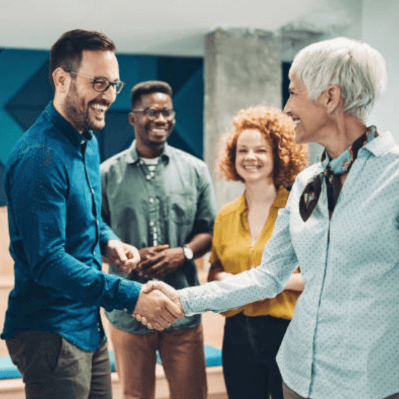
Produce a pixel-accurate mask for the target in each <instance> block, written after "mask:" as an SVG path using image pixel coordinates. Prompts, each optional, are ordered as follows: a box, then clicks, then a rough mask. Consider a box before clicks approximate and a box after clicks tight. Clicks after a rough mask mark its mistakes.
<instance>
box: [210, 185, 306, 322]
mask: <svg viewBox="0 0 399 399" xmlns="http://www.w3.org/2000/svg"><path fill="white" fill-rule="evenodd" d="M287 199H288V191H287V190H285V189H284V188H280V189H279V190H278V192H277V196H276V199H275V200H274V202H273V204H272V206H271V208H270V214H269V217H268V219H267V221H266V224H265V226H264V227H263V230H262V232H261V234H260V235H259V237H258V239H257V241H256V243H255V244H254V245H252V241H251V235H250V232H249V226H248V207H247V203H246V200H245V196H244V194H243V195H242V196H241V197H239V198H237V199H236V200H234V201H232V202H229V203H228V204H226V205H225V206H224V207H223V208H222V209H221V210H220V212H219V214H218V215H217V217H216V220H215V226H214V231H213V242H212V253H211V257H210V262H211V269H210V270H209V275H208V280H209V281H211V280H213V279H214V275H215V273H218V272H220V271H226V272H229V273H232V274H237V273H241V272H243V271H245V270H249V269H250V268H251V267H256V266H258V265H259V264H260V262H261V258H262V253H263V249H264V247H265V245H266V243H267V241H268V240H269V238H270V237H271V235H272V232H273V227H274V223H275V221H276V218H277V213H278V210H279V209H280V208H284V207H285V204H286V202H287ZM299 295H300V292H297V291H283V292H282V293H280V294H279V295H277V296H276V297H275V298H271V299H264V300H261V301H258V302H254V303H251V304H249V305H245V306H243V307H241V308H238V309H233V310H230V311H227V312H224V313H222V314H223V315H224V316H226V317H231V316H234V315H236V314H238V313H240V312H243V313H244V314H245V315H246V316H265V315H268V316H273V317H277V318H281V319H287V320H291V318H292V316H293V314H294V308H295V304H296V300H297V299H298V297H299Z"/></svg>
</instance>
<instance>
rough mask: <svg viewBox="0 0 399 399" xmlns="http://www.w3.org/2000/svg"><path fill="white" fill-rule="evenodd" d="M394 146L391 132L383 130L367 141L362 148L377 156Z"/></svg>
mask: <svg viewBox="0 0 399 399" xmlns="http://www.w3.org/2000/svg"><path fill="white" fill-rule="evenodd" d="M395 146H396V142H395V140H394V138H393V137H392V134H391V132H385V133H382V134H380V135H379V136H378V137H376V138H375V139H374V140H372V141H370V142H369V143H367V145H365V146H364V147H363V148H364V149H366V150H368V151H369V152H370V153H371V154H373V155H374V156H376V157H379V156H381V155H384V154H385V153H387V152H388V151H390V150H391V149H392V148H393V147H395Z"/></svg>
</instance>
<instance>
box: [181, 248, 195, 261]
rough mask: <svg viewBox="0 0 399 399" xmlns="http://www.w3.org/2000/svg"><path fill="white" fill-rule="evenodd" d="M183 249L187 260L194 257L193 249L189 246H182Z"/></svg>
mask: <svg viewBox="0 0 399 399" xmlns="http://www.w3.org/2000/svg"><path fill="white" fill-rule="evenodd" d="M183 251H184V257H185V258H186V259H187V260H191V259H193V258H194V254H193V251H192V250H191V248H189V247H183Z"/></svg>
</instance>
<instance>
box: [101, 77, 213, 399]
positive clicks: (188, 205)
mask: <svg viewBox="0 0 399 399" xmlns="http://www.w3.org/2000/svg"><path fill="white" fill-rule="evenodd" d="M131 103H132V109H131V112H130V113H129V122H130V123H131V125H133V126H134V130H135V141H133V143H132V145H131V147H130V148H128V149H127V150H125V151H123V152H121V153H119V154H117V155H115V156H114V157H112V158H110V159H108V160H107V161H105V162H104V163H103V164H102V165H101V174H102V191H103V208H102V213H103V218H104V220H105V221H106V222H108V224H109V225H110V226H111V227H112V228H113V230H114V231H115V232H116V234H118V236H119V237H120V238H121V239H122V240H124V241H125V242H127V243H130V244H132V245H135V246H136V247H137V248H138V249H139V251H140V255H141V262H140V263H139V265H138V267H137V269H136V270H135V271H133V272H132V273H131V274H130V275H129V276H127V275H124V276H126V277H128V278H129V279H133V280H135V281H139V282H142V283H144V282H146V281H148V280H149V279H152V278H156V279H160V280H163V281H165V282H166V283H168V284H170V285H172V286H173V287H175V288H185V287H190V286H196V285H198V284H199V283H198V275H197V270H196V266H195V263H194V258H197V257H200V256H202V255H203V254H204V253H206V252H208V251H209V250H210V248H211V243H212V235H211V234H212V229H213V222H214V218H215V214H216V202H215V197H214V192H213V188H212V184H211V179H210V175H209V171H208V168H207V166H206V164H205V163H204V162H203V161H201V160H199V159H197V158H195V157H193V156H192V155H190V154H188V153H186V152H184V151H181V150H179V149H176V148H173V147H171V146H169V145H168V144H167V143H166V140H167V138H168V137H169V136H170V134H171V133H172V131H173V128H174V126H175V113H176V112H175V110H174V109H173V104H172V89H171V87H170V86H169V85H168V84H167V83H165V82H160V81H148V82H143V83H140V84H138V85H136V86H135V87H133V89H132V93H131ZM110 273H113V274H117V275H120V276H121V275H123V274H121V273H120V271H119V270H118V269H117V268H116V267H114V266H113V265H110ZM107 317H108V319H109V320H110V322H111V338H112V340H113V345H114V349H115V357H116V363H117V369H118V372H119V375H120V378H121V381H122V384H123V390H124V392H125V395H126V396H125V397H126V398H130V397H153V394H154V388H155V360H156V357H155V350H156V349H159V352H160V355H161V358H162V362H163V365H164V368H165V373H166V376H167V379H168V381H169V388H170V391H171V397H172V398H174V399H176V398H182V399H183V398H184V399H186V398H191V399H196V398H198V399H200V398H201V399H202V398H206V395H207V387H206V375H205V361H204V352H203V337H202V326H201V319H200V316H198V315H196V316H193V317H186V318H184V319H181V320H178V321H177V322H176V323H175V324H174V325H173V326H171V327H170V328H169V329H167V330H165V331H163V332H155V331H153V330H148V329H147V328H146V327H144V326H143V325H142V324H140V323H139V322H138V321H136V320H135V319H133V318H131V317H126V315H125V313H124V312H120V311H112V312H110V313H107ZM132 370H134V373H132Z"/></svg>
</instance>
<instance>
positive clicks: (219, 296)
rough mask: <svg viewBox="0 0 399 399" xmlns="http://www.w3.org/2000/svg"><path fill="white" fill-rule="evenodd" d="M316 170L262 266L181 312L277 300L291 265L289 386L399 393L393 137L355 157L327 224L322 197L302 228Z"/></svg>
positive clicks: (398, 167)
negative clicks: (298, 291) (299, 283)
mask: <svg viewBox="0 0 399 399" xmlns="http://www.w3.org/2000/svg"><path fill="white" fill-rule="evenodd" d="M320 171H321V167H320V165H319V164H317V165H313V166H312V167H310V168H308V169H306V170H305V171H304V172H302V173H301V174H300V175H299V176H298V178H297V181H296V183H295V184H294V186H293V188H292V191H291V195H290V198H289V201H288V204H287V208H286V209H283V210H281V211H280V214H279V217H278V220H277V222H276V226H275V229H274V232H273V237H272V239H271V240H270V241H269V243H268V244H267V245H266V248H265V251H264V254H263V258H262V265H261V266H260V267H259V268H256V269H253V270H250V271H248V272H245V273H243V274H241V275H238V276H234V277H232V278H229V279H226V280H224V281H223V282H213V283H211V284H207V285H205V286H202V287H198V288H195V289H187V290H184V291H183V292H182V294H181V300H182V303H183V307H184V309H185V310H187V311H189V312H201V311H204V310H216V311H221V310H227V309H230V308H231V306H233V307H235V306H242V305H244V304H245V303H247V302H250V301H254V300H257V299H259V298H260V297H271V296H274V295H275V294H276V292H278V291H279V290H280V289H281V288H282V287H284V284H285V282H286V281H287V280H288V277H289V275H290V273H291V272H292V271H293V270H294V268H295V266H296V264H297V263H299V265H300V267H301V271H302V274H303V278H304V280H305V291H304V292H303V293H302V295H301V296H300V297H299V300H298V302H297V306H296V309H295V313H294V318H293V320H292V322H291V324H290V326H289V328H288V331H287V334H286V336H285V338H284V341H283V344H282V346H281V348H280V352H279V354H278V356H277V360H278V364H279V367H280V370H281V373H282V376H283V379H284V380H285V382H286V383H287V385H288V386H289V387H290V388H292V389H293V390H294V391H295V392H297V393H298V394H299V395H301V396H304V397H310V398H317V399H334V398H337V399H357V398H359V399H382V398H385V397H387V396H389V395H392V394H394V393H397V392H399V333H398V331H399V311H398V303H399V147H398V146H396V145H395V143H394V140H393V138H392V136H391V134H390V133H385V134H382V135H380V136H379V137H378V138H376V139H374V140H373V141H372V142H370V143H369V144H367V146H365V147H364V148H362V149H361V150H360V151H359V156H358V159H357V160H356V161H355V163H354V164H353V166H352V169H351V171H350V172H349V174H348V177H347V179H346V181H345V184H344V186H343V188H342V191H341V194H340V197H339V199H338V202H337V205H336V207H335V210H334V213H333V215H332V217H331V219H330V218H329V215H328V208H327V195H326V187H325V185H324V186H323V189H322V193H321V196H320V199H319V202H318V205H317V207H316V209H315V211H314V212H313V214H312V216H311V217H310V218H309V219H308V221H307V222H303V220H302V219H301V217H300V215H299V209H298V203H299V197H300V195H301V193H302V190H303V188H304V187H305V185H306V184H307V182H308V181H310V179H311V178H312V177H313V176H314V175H315V174H317V173H319V172H320Z"/></svg>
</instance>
